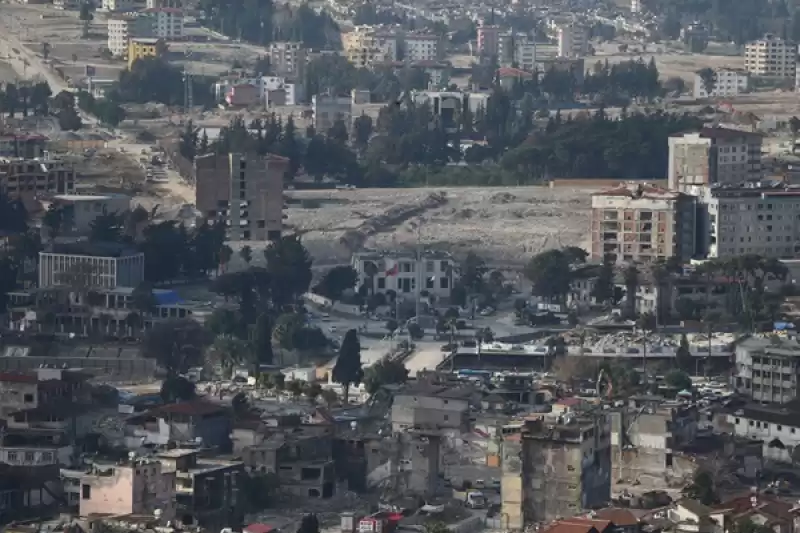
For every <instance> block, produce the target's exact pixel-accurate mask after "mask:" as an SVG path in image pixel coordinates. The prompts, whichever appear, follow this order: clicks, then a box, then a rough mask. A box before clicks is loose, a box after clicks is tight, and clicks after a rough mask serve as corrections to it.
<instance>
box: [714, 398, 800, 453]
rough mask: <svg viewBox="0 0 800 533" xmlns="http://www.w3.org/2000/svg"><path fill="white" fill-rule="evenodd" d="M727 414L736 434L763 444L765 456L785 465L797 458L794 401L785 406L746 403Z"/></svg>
mask: <svg viewBox="0 0 800 533" xmlns="http://www.w3.org/2000/svg"><path fill="white" fill-rule="evenodd" d="M727 416H728V422H729V424H730V425H731V426H732V427H733V434H734V435H735V436H737V437H744V438H747V439H753V440H758V441H761V442H762V443H763V457H764V459H768V460H771V461H774V462H776V463H787V464H789V463H791V464H794V463H795V462H796V461H797V460H798V459H800V411H799V410H798V407H797V402H792V404H790V405H788V406H771V405H759V404H749V405H747V406H745V407H744V408H742V409H739V410H737V411H735V412H734V413H732V414H729V415H727Z"/></svg>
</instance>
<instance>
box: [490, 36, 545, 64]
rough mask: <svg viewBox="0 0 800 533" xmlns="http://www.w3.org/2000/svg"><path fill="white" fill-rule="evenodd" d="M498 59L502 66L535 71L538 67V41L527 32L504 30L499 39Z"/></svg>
mask: <svg viewBox="0 0 800 533" xmlns="http://www.w3.org/2000/svg"><path fill="white" fill-rule="evenodd" d="M497 60H498V62H499V64H500V66H506V67H510V66H513V65H516V68H520V69H522V70H527V71H528V72H533V71H534V70H535V69H536V42H535V41H534V40H533V38H532V37H531V36H530V35H528V34H527V33H522V32H504V33H501V34H500V35H499V36H498V40H497Z"/></svg>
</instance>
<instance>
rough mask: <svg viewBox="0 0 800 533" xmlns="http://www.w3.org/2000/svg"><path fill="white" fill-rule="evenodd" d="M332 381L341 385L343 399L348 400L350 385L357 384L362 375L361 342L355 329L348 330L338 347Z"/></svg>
mask: <svg viewBox="0 0 800 533" xmlns="http://www.w3.org/2000/svg"><path fill="white" fill-rule="evenodd" d="M332 377H333V381H335V382H336V383H339V384H341V385H342V388H343V389H344V395H343V398H344V401H345V403H347V402H348V400H349V392H350V386H351V385H358V384H359V383H361V379H362V378H363V377H364V371H363V369H362V368H361V343H360V342H359V340H358V333H357V332H356V330H355V329H351V330H348V331H347V333H345V335H344V339H343V340H342V345H341V347H340V348H339V357H337V358H336V364H335V365H334V367H333V373H332Z"/></svg>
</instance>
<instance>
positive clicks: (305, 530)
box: [297, 513, 319, 533]
mask: <svg viewBox="0 0 800 533" xmlns="http://www.w3.org/2000/svg"><path fill="white" fill-rule="evenodd" d="M297 533H319V520H318V519H317V515H315V514H313V513H312V514H307V515H305V516H303V518H302V519H301V520H300V527H298V528H297Z"/></svg>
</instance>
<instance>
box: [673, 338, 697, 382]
mask: <svg viewBox="0 0 800 533" xmlns="http://www.w3.org/2000/svg"><path fill="white" fill-rule="evenodd" d="M675 362H676V363H677V365H678V368H679V369H681V370H683V371H684V372H687V371H691V370H692V367H693V363H692V352H691V350H690V349H689V339H688V338H687V337H686V333H684V334H683V335H681V343H680V345H679V346H678V350H677V351H676V352H675Z"/></svg>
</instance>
